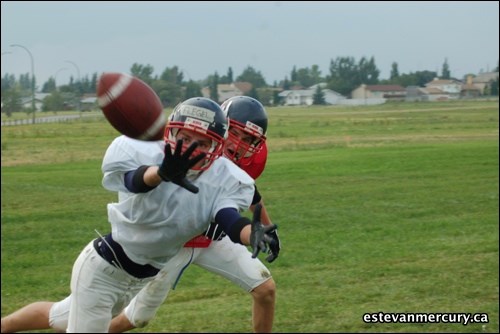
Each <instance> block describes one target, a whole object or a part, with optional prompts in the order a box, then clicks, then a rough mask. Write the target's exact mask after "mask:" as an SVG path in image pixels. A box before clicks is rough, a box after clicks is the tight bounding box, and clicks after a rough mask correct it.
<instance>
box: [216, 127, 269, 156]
mask: <svg viewBox="0 0 500 334" xmlns="http://www.w3.org/2000/svg"><path fill="white" fill-rule="evenodd" d="M248 123H250V124H248ZM229 124H230V125H229V136H228V139H227V141H226V145H225V149H224V155H225V156H226V157H227V158H229V159H231V160H233V161H234V162H235V163H236V164H238V165H240V166H241V164H242V163H243V162H245V164H250V163H251V162H252V157H253V156H254V155H255V154H257V153H259V152H260V150H261V149H262V145H263V144H264V142H265V140H266V136H265V135H264V134H262V131H261V130H262V128H260V127H258V129H259V130H256V127H257V126H256V125H255V124H253V123H251V122H247V124H246V126H244V125H242V124H240V123H239V122H236V121H233V120H231V119H230V120H229Z"/></svg>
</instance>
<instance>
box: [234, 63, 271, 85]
mask: <svg viewBox="0 0 500 334" xmlns="http://www.w3.org/2000/svg"><path fill="white" fill-rule="evenodd" d="M236 81H243V82H249V83H251V84H252V86H253V87H255V88H261V87H264V86H267V84H266V81H265V80H264V77H263V76H262V74H261V73H260V72H258V71H256V70H255V69H254V68H253V67H251V66H248V67H247V68H245V70H243V73H242V74H241V75H240V76H238V77H237V78H236Z"/></svg>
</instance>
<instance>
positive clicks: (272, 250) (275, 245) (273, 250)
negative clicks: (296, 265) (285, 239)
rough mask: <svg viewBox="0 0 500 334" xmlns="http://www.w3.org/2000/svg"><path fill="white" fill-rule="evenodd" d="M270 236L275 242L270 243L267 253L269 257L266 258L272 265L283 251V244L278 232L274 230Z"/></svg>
mask: <svg viewBox="0 0 500 334" xmlns="http://www.w3.org/2000/svg"><path fill="white" fill-rule="evenodd" d="M268 235H269V236H270V237H271V238H272V239H273V242H270V243H269V250H268V251H267V253H268V254H269V256H268V257H266V261H267V262H269V263H271V262H273V261H274V260H276V259H277V258H278V255H279V253H280V249H281V242H280V238H279V237H278V231H276V230H274V231H272V232H269V233H268Z"/></svg>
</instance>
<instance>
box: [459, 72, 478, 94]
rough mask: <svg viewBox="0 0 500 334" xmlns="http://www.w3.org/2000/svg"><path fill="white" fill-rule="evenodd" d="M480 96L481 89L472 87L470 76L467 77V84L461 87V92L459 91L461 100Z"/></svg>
mask: <svg viewBox="0 0 500 334" xmlns="http://www.w3.org/2000/svg"><path fill="white" fill-rule="evenodd" d="M481 94H482V91H481V88H479V87H478V86H476V85H474V84H473V82H472V75H469V76H467V83H466V84H464V85H462V90H461V91H460V97H461V98H466V99H467V98H476V97H479V96H480V95H481Z"/></svg>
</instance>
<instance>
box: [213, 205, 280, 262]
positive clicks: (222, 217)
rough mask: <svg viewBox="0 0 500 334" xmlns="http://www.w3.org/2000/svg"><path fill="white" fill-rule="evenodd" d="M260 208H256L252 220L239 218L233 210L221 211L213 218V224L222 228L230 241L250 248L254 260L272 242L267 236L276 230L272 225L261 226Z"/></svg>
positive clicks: (237, 213) (238, 214)
mask: <svg viewBox="0 0 500 334" xmlns="http://www.w3.org/2000/svg"><path fill="white" fill-rule="evenodd" d="M261 208H262V207H261V206H260V205H257V206H256V209H255V212H254V216H253V220H250V219H248V218H247V217H243V216H241V215H240V213H239V212H238V211H237V210H236V209H234V208H224V209H221V210H219V212H218V213H217V215H216V216H215V222H216V223H217V224H220V226H222V228H223V230H224V232H226V234H227V235H228V236H229V238H230V239H231V241H233V242H235V243H240V244H242V245H245V246H251V247H252V249H253V254H252V257H254V258H255V257H257V255H258V253H259V251H262V252H265V251H266V250H267V246H268V245H270V243H273V242H274V241H273V239H272V237H271V236H270V235H269V234H270V233H272V232H273V231H274V230H276V228H277V226H276V225H274V224H271V225H268V226H264V225H262V223H261V221H260V214H261Z"/></svg>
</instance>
